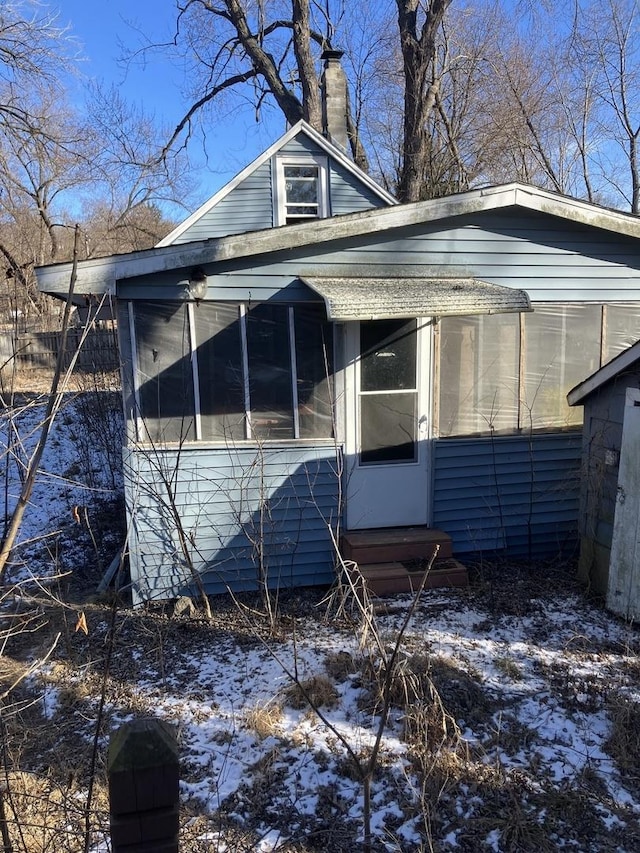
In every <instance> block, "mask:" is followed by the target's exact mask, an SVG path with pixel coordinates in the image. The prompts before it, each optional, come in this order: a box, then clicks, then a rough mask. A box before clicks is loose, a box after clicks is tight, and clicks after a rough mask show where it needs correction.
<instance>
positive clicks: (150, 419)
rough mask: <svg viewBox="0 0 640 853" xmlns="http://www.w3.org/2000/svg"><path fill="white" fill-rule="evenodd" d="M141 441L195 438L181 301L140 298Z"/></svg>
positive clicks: (185, 320) (186, 328)
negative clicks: (161, 301)
mask: <svg viewBox="0 0 640 853" xmlns="http://www.w3.org/2000/svg"><path fill="white" fill-rule="evenodd" d="M135 334H136V339H137V354H138V378H137V392H138V401H139V402H138V405H139V409H140V411H142V412H143V413H144V422H143V423H142V425H141V429H140V432H141V435H140V438H141V440H143V441H148V440H151V441H191V440H193V439H194V438H195V416H194V396H193V381H192V368H191V346H190V341H189V320H188V316H187V306H186V305H185V304H184V303H139V304H138V305H137V306H136V313H135Z"/></svg>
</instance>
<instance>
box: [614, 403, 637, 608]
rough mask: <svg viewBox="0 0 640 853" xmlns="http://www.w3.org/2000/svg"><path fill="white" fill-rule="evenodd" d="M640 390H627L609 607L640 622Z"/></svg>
mask: <svg viewBox="0 0 640 853" xmlns="http://www.w3.org/2000/svg"><path fill="white" fill-rule="evenodd" d="M638 460H640V390H638V389H637V388H628V389H627V394H626V400H625V407H624V421H623V425H622V444H621V446H620V468H619V470H618V493H617V495H616V510H615V516H614V520H613V538H612V540H611V558H610V561H609V584H608V588H607V607H608V608H609V610H612V611H613V612H614V613H617V614H618V615H619V616H623V617H624V618H625V619H633V620H634V621H637V620H638V619H640V465H639V464H638Z"/></svg>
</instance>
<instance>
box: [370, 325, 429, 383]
mask: <svg viewBox="0 0 640 853" xmlns="http://www.w3.org/2000/svg"><path fill="white" fill-rule="evenodd" d="M415 387H416V320H373V321H371V322H368V323H360V389H361V390H362V391H389V390H399V389H404V388H415Z"/></svg>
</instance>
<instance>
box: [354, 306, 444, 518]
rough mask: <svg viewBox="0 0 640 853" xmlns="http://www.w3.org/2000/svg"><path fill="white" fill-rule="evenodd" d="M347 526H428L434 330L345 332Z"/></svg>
mask: <svg viewBox="0 0 640 853" xmlns="http://www.w3.org/2000/svg"><path fill="white" fill-rule="evenodd" d="M345 344H346V345H345V350H346V355H347V371H346V388H345V390H346V400H347V410H346V456H347V459H346V475H347V477H346V502H347V515H346V523H347V528H348V529H349V530H354V529H359V528H372V527H401V526H408V525H414V524H415V525H418V524H426V523H427V520H428V516H429V498H430V489H429V476H428V473H429V442H428V438H429V427H430V424H429V419H428V414H429V411H430V409H429V400H430V393H429V390H430V354H431V324H430V322H429V321H425V320H420V319H418V320H416V319H412V320H395V319H394V320H373V321H369V322H360V323H358V322H354V323H348V324H347V325H346V342H345Z"/></svg>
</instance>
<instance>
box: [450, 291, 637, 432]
mask: <svg viewBox="0 0 640 853" xmlns="http://www.w3.org/2000/svg"><path fill="white" fill-rule="evenodd" d="M624 304H625V303H622V302H620V301H613V302H601V301H599V300H593V301H584V302H576V301H575V300H574V301H568V302H552V301H540V302H538V303H532V307H533V309H534V313H535V309H536V307H539V308H554V307H555V308H557V309H560V308H566V309H569V308H571V307H588V306H591V307H596V308H599V311H600V318H599V358H598V368H601V367H602V366H603V365H604V364H605V363H607V362H608V361H610V360H611V359H612V358H613V357H614V356H615V354H613V355H612V354H611V353H609V354H608V348H609V347H608V344H609V340H610V328H609V325H608V311H607V309H608V308H615V307H620V306H622V305H624ZM629 306H633V307H634V308H635V309H636V310H638V311H640V301H638V300H632V301H630V302H629ZM609 313H610V312H609ZM469 316H472V315H469ZM526 316H527V315H525V314H523V313H520V314H519V315H518V321H517V324H516V334H517V340H516V353H517V359H518V373H517V388H515V389H514V390H515V392H516V395H515V396H516V397H517V405H518V411H517V413H516V414H517V417H516V428H515V430H513V431H510V430H499V431H493V430H491V429H490V428H489V429H486V430H481V431H474V432H455V433H454V434H452V435H446V434H445V435H442V434H441V432H440V424H441V419H442V411H441V393H440V392H441V387H442V381H443V376H442V355H441V354H442V346H443V338H444V337H445V336H446V331H443V329H442V321H443V320H446V319H448V318H446V317H441V318H439V321H438V323H437V324H436V325H437V334H436V335H435V339H434V344H435V347H436V353H437V357H436V359H435V360H434V409H433V412H434V427H435V429H434V437H436V438H438V439H441V440H443V441H447V440H455V439H461V438H482V437H487V436H491V435H496V436H501V437H502V436H504V437H508V436H510V435H512V436H513V435H523V434H525V433H528V432H532V433H536V434H543V433H551V432H567V431H577V430H580V429H581V428H582V427H581V425H580V424H575V425H573V424H569V425H563V424H555V425H551V426H542V427H540V426H534V427H531V426H530V425H528V424H527V418H526V417H524V416H523V412H524V410H525V408H526V405H525V402H526V401H525V390H526V373H527V364H526V354H527V347H526V339H527V324H526ZM562 324H563V337H562V347H563V352H564V350H565V348H566V344H567V339H568V335H567V331H566V324H567V316H566V313H565V314H563V319H562ZM638 339H640V331H639V333H638ZM481 346H482V342H480V347H481ZM567 408H569V407H568V404H567Z"/></svg>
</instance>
